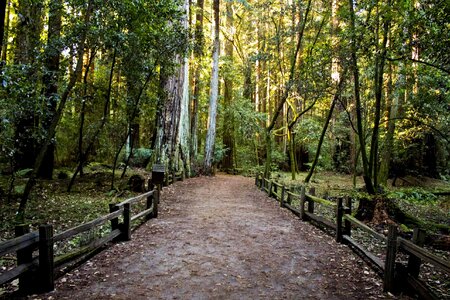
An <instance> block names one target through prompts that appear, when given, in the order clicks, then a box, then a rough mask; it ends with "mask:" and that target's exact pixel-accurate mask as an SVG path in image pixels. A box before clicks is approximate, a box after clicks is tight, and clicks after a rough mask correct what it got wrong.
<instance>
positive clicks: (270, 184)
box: [269, 179, 272, 197]
mask: <svg viewBox="0 0 450 300" xmlns="http://www.w3.org/2000/svg"><path fill="white" fill-rule="evenodd" d="M271 196H272V179H270V180H269V197H271Z"/></svg>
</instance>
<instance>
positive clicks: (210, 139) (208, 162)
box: [204, 0, 220, 175]
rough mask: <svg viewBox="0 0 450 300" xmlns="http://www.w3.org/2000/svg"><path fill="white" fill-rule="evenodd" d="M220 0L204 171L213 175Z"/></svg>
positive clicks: (216, 9) (216, 0)
mask: <svg viewBox="0 0 450 300" xmlns="http://www.w3.org/2000/svg"><path fill="white" fill-rule="evenodd" d="M219 7H220V0H214V32H215V33H214V43H213V64H212V74H211V85H210V96H209V111H208V132H207V135H206V143H205V160H204V172H205V174H206V175H213V173H214V172H213V158H214V144H215V139H216V114H217V99H218V96H219V53H220V39H219V34H220V23H219V14H220V11H219Z"/></svg>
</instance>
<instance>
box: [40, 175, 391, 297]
mask: <svg viewBox="0 0 450 300" xmlns="http://www.w3.org/2000/svg"><path fill="white" fill-rule="evenodd" d="M32 298H33V299H133V300H138V299H385V298H392V297H390V296H388V295H386V294H383V292H382V281H381V280H380V278H379V277H378V276H377V275H376V274H375V273H374V272H373V271H371V270H370V269H369V267H368V266H367V265H366V264H365V263H364V262H363V261H362V260H361V259H360V258H359V257H357V256H356V255H354V254H353V252H352V251H351V250H350V249H348V248H347V247H346V246H343V245H339V244H337V243H336V242H335V241H334V239H333V238H332V237H330V236H327V235H326V234H324V233H323V232H322V231H320V230H318V229H316V228H315V227H313V226H312V225H310V224H308V223H303V222H301V221H299V220H298V218H297V217H295V216H294V215H292V214H291V213H290V212H288V211H287V210H286V209H281V208H280V207H279V206H278V205H277V203H276V202H275V201H274V200H273V199H270V198H268V197H267V196H266V194H264V193H263V192H261V191H259V190H258V189H257V188H256V186H255V185H254V180H253V179H250V178H244V177H240V176H226V175H218V176H216V177H200V178H194V179H189V180H185V181H183V182H177V183H176V184H174V185H172V186H170V187H168V188H164V190H163V192H162V199H161V203H160V213H159V217H158V218H157V219H152V220H150V221H148V222H147V223H146V224H144V225H142V226H141V227H140V228H139V229H137V230H136V231H135V232H134V233H133V235H132V241H130V242H125V243H118V244H115V245H113V246H111V247H109V248H108V249H107V250H105V251H103V252H101V253H100V254H98V255H96V256H95V257H94V258H92V259H91V260H90V261H88V262H87V263H85V264H83V265H82V266H81V267H79V268H78V269H75V270H73V271H72V272H70V273H68V274H66V275H65V276H63V277H61V278H59V279H58V281H57V283H56V290H55V291H54V292H51V293H48V294H45V295H38V296H33V297H32Z"/></svg>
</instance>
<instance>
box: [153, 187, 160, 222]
mask: <svg viewBox="0 0 450 300" xmlns="http://www.w3.org/2000/svg"><path fill="white" fill-rule="evenodd" d="M159 197H160V189H159V185H158V186H157V187H156V189H155V192H154V193H153V214H152V217H153V218H157V217H158V204H159Z"/></svg>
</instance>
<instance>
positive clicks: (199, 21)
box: [191, 0, 205, 158]
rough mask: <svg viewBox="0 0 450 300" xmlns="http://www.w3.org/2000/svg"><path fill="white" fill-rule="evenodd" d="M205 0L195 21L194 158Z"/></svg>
mask: <svg viewBox="0 0 450 300" xmlns="http://www.w3.org/2000/svg"><path fill="white" fill-rule="evenodd" d="M204 2H205V1H204V0H198V1H197V14H196V22H195V45H194V58H195V59H196V60H197V66H196V67H195V71H194V81H193V85H194V94H193V96H192V113H191V119H192V120H191V154H192V156H193V157H194V158H196V157H197V154H198V104H199V99H200V86H201V84H200V71H201V68H202V65H201V63H202V58H203V47H204V39H205V38H204V34H203V7H204Z"/></svg>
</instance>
